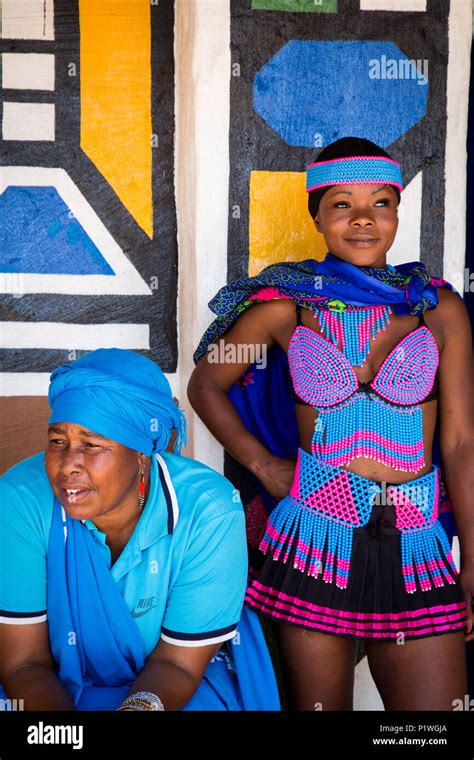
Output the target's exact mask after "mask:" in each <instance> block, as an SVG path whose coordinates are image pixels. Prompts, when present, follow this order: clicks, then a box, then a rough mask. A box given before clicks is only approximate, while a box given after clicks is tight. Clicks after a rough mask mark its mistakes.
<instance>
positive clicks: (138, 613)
mask: <svg viewBox="0 0 474 760" xmlns="http://www.w3.org/2000/svg"><path fill="white" fill-rule="evenodd" d="M155 607H156V604H154V605H153V607H148V609H146V610H137V608H136V607H135V609H134V610H132V617H134V618H139V617H142V616H143V615H146V613H147V612H150V610H154V609H155Z"/></svg>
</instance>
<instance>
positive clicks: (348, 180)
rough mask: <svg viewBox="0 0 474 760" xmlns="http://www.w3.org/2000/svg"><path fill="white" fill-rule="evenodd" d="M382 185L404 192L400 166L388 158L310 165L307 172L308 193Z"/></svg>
mask: <svg viewBox="0 0 474 760" xmlns="http://www.w3.org/2000/svg"><path fill="white" fill-rule="evenodd" d="M378 182H382V183H384V184H387V185H394V186H395V187H396V188H398V190H400V191H401V190H403V178H402V172H401V169H400V164H399V163H397V161H394V160H393V159H392V158H385V156H350V157H349V158H333V159H332V160H331V161H320V162H319V163H317V162H316V163H314V164H309V166H308V167H307V171H306V192H308V193H309V192H310V190H319V188H323V187H329V186H330V185H351V184H368V183H378Z"/></svg>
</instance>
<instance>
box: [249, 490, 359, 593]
mask: <svg viewBox="0 0 474 760" xmlns="http://www.w3.org/2000/svg"><path fill="white" fill-rule="evenodd" d="M284 501H286V502H287V504H285V505H283V502H280V505H278V507H279V506H282V507H283V508H281V509H279V508H278V507H276V510H278V511H277V514H276V515H275V516H273V514H272V518H273V519H272V524H270V521H269V524H268V525H267V529H266V532H265V535H264V537H263V540H262V542H261V544H260V549H261V550H262V551H263V552H265V553H267V552H268V551H269V550H270V549H272V550H273V559H274V560H279V559H280V557H281V555H282V553H283V557H282V562H283V563H285V564H286V563H287V562H288V557H289V554H290V551H291V549H292V547H293V546H294V544H295V540H296V549H295V556H294V561H293V567H294V568H295V569H297V570H300V571H301V572H302V573H306V574H307V575H312V576H313V577H315V578H317V577H318V576H319V575H320V574H321V573H322V578H323V581H324V582H325V583H333V582H334V580H335V583H336V586H338V587H339V588H341V589H344V588H346V587H347V583H348V579H349V568H350V557H351V552H352V526H349V525H344V524H342V523H340V522H336V521H335V520H333V519H331V518H330V517H324V516H323V515H320V514H317V513H314V512H312V511H311V510H308V509H305V508H302V506H301V504H300V503H299V502H298V501H297V500H296V499H293V498H292V497H291V496H287V497H286V498H285V499H284ZM289 505H291V507H290V509H289V510H288V509H285V507H287V506H289ZM325 548H326V556H325V560H324V563H323V551H324V549H325ZM334 576H335V577H334Z"/></svg>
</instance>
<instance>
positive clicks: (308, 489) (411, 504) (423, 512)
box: [260, 449, 457, 593]
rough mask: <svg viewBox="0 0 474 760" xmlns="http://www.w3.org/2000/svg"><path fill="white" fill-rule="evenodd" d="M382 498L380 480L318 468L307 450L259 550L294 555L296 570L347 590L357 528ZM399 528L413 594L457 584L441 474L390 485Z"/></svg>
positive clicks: (282, 559)
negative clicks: (442, 510) (442, 513)
mask: <svg viewBox="0 0 474 760" xmlns="http://www.w3.org/2000/svg"><path fill="white" fill-rule="evenodd" d="M381 492H382V488H381V485H380V484H379V483H378V482H377V481H373V480H370V479H368V478H365V477H362V476H360V475H357V474H356V473H353V472H351V471H350V470H344V469H341V468H339V467H331V466H328V465H320V464H318V465H315V462H314V457H313V456H312V455H311V454H308V453H307V452H305V451H304V450H303V449H300V450H299V452H298V461H297V466H296V470H295V477H294V481H293V485H292V487H291V491H290V493H289V495H288V496H287V497H285V498H284V499H282V501H280V502H279V503H278V504H277V506H276V507H275V509H274V510H273V512H272V513H271V515H270V519H269V520H268V524H267V527H266V531H265V535H264V537H263V539H262V541H261V543H260V549H261V551H263V552H264V553H265V554H270V555H271V557H272V559H273V560H275V561H280V562H282V563H283V564H285V563H286V562H288V558H289V556H290V554H291V553H293V566H294V568H295V569H297V570H299V571H300V572H302V573H306V574H307V575H310V576H314V577H315V578H316V577H318V576H319V575H321V577H322V580H323V581H324V582H325V583H335V585H336V586H337V587H338V588H341V589H344V588H347V585H348V579H349V574H350V563H351V552H352V542H353V530H354V528H358V527H360V526H363V525H366V524H367V522H368V521H369V518H370V515H371V512H372V509H373V502H374V500H375V497H376V495H377V494H380V493H381ZM387 497H388V498H389V499H390V500H391V503H392V504H393V505H394V507H395V512H396V527H397V528H398V529H399V530H400V540H401V554H402V573H403V578H404V583H405V589H406V591H407V593H413V592H414V591H416V589H417V584H418V587H419V588H420V589H421V590H423V591H426V590H429V589H431V588H432V587H433V585H434V586H437V587H439V586H443V585H445V584H447V583H448V584H454V583H455V582H456V581H455V579H456V576H457V571H456V567H455V565H454V562H453V558H452V555H451V550H450V546H449V542H448V539H447V537H446V534H445V532H444V530H443V528H442V526H441V524H440V523H439V521H438V519H437V518H438V497H439V468H437V467H436V466H433V469H432V470H431V472H429V473H427V474H426V475H423V476H421V477H419V478H416V479H414V480H411V481H409V482H408V483H402V484H399V485H391V486H389V487H388V488H387V489H386V496H385V497H384V498H387Z"/></svg>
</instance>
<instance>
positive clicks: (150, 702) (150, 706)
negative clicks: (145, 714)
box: [116, 691, 165, 712]
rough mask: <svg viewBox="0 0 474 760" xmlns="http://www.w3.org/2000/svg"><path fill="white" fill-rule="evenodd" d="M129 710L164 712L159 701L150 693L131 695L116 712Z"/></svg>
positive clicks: (139, 692) (143, 692) (138, 692)
mask: <svg viewBox="0 0 474 760" xmlns="http://www.w3.org/2000/svg"><path fill="white" fill-rule="evenodd" d="M130 708H131V709H132V710H139V711H151V710H156V711H164V709H165V708H164V705H163V702H162V701H161V699H160V698H159V697H158V696H157V695H156V694H153V692H151V691H137V692H136V694H131V695H130V696H129V697H127V698H126V699H124V701H123V702H122V704H121V705H120V707H118V708H117V710H116V712H121V711H124V710H129V709H130Z"/></svg>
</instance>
